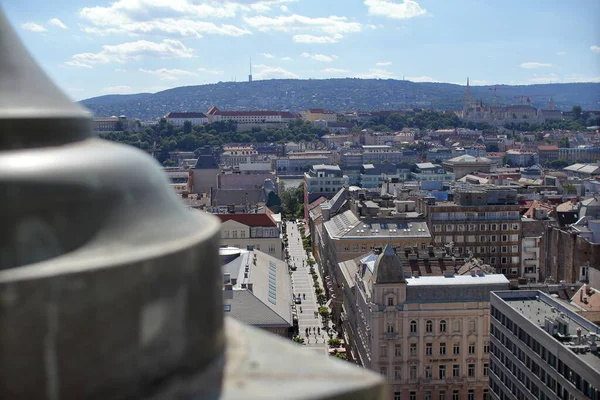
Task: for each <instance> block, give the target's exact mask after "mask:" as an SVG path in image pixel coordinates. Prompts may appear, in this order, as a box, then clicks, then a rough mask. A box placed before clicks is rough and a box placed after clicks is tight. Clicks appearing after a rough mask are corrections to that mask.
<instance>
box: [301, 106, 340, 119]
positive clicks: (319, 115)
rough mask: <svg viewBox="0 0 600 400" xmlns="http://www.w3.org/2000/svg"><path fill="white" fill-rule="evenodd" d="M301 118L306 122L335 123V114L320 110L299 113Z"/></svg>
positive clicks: (313, 109) (314, 109) (310, 109)
mask: <svg viewBox="0 0 600 400" xmlns="http://www.w3.org/2000/svg"><path fill="white" fill-rule="evenodd" d="M300 115H301V116H302V118H304V119H305V120H307V121H311V122H314V121H326V122H337V113H336V112H333V111H329V110H324V109H322V108H309V109H308V110H306V111H302V112H300Z"/></svg>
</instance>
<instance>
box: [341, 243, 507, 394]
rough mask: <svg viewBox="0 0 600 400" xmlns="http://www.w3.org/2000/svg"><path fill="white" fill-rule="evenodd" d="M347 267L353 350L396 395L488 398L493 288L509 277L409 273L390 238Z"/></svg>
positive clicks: (347, 321)
mask: <svg viewBox="0 0 600 400" xmlns="http://www.w3.org/2000/svg"><path fill="white" fill-rule="evenodd" d="M340 267H341V270H342V271H343V286H344V288H343V296H344V301H343V304H344V307H343V314H342V318H343V325H344V327H345V328H346V329H345V333H346V332H347V333H348V334H347V335H346V337H347V339H348V344H349V345H350V348H351V354H352V355H353V356H354V357H355V361H356V362H357V363H358V364H360V365H362V366H363V367H365V368H369V369H371V370H374V371H378V372H379V373H381V374H382V375H383V376H385V377H386V378H387V379H388V381H389V383H390V386H391V390H390V392H391V399H394V400H399V399H411V400H432V399H447V400H450V399H452V400H454V399H456V400H459V399H460V400H463V399H467V400H476V399H477V400H479V399H488V390H489V389H488V382H489V377H488V367H489V351H490V344H489V343H490V342H489V341H490V338H489V296H490V291H493V290H506V289H508V287H509V281H508V280H507V279H506V277H504V276H503V275H500V274H492V275H486V274H484V273H483V272H478V273H473V274H468V275H461V276H459V275H454V274H446V275H445V276H421V277H412V276H408V277H405V272H404V271H405V270H404V267H403V265H402V261H401V259H400V257H399V256H398V255H397V254H396V252H395V251H394V249H393V248H392V246H390V245H387V246H386V247H385V249H384V250H383V252H382V253H381V254H379V255H376V256H375V257H367V258H365V259H362V260H360V261H359V262H356V263H355V262H354V261H352V262H346V263H341V264H340Z"/></svg>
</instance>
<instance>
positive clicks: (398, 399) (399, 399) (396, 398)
mask: <svg viewBox="0 0 600 400" xmlns="http://www.w3.org/2000/svg"><path fill="white" fill-rule="evenodd" d="M394 400H402V395H401V394H400V392H394Z"/></svg>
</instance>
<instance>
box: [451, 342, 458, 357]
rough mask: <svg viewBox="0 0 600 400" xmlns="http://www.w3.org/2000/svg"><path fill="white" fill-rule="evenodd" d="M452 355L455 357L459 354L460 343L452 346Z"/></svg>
mask: <svg viewBox="0 0 600 400" xmlns="http://www.w3.org/2000/svg"><path fill="white" fill-rule="evenodd" d="M452 347H453V348H452V354H454V355H455V356H457V355H459V354H460V343H454V346H452Z"/></svg>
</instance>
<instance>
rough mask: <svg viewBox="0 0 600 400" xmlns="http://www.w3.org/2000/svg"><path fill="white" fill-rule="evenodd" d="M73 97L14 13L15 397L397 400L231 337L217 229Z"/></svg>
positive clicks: (10, 368) (6, 280) (1, 352)
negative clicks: (29, 48) (101, 136)
mask: <svg viewBox="0 0 600 400" xmlns="http://www.w3.org/2000/svg"><path fill="white" fill-rule="evenodd" d="M28 98H29V99H31V101H30V102H29V103H28V102H27V101H26V100H27V99H28ZM65 99H66V97H65V96H64V95H62V94H61V93H60V92H59V91H58V90H57V89H56V88H55V87H54V85H53V84H52V83H51V82H50V81H49V80H48V79H47V78H46V77H45V76H44V74H43V73H42V72H41V70H40V69H39V67H37V66H36V65H35V64H34V63H33V60H32V59H31V57H30V56H29V55H28V54H27V53H26V51H25V50H24V49H23V48H22V45H21V44H20V43H19V42H18V40H17V37H16V35H15V34H14V32H13V31H12V30H11V29H10V27H9V26H8V24H7V21H6V19H5V18H4V16H3V15H2V12H1V10H0V204H1V205H2V207H0V399H36V400H37V399H47V400H56V399H103V400H104V399H139V398H152V399H171V398H180V399H212V398H215V399H234V398H245V399H248V398H261V399H264V398H278V399H281V398H298V399H300V398H306V399H341V398H344V399H359V398H360V399H379V398H382V397H381V396H382V395H383V394H384V392H385V385H384V384H383V381H382V379H381V378H380V377H378V376H377V375H375V374H373V373H370V372H367V371H362V370H359V369H356V368H354V367H352V366H351V365H349V364H346V365H344V364H343V363H341V362H339V361H337V362H336V360H323V357H317V356H311V355H309V354H307V353H305V352H302V351H301V349H298V348H297V347H295V346H294V344H292V343H291V342H285V341H284V340H283V339H277V338H276V337H274V336H271V335H267V334H265V333H263V332H258V331H256V330H253V329H251V328H248V327H245V326H242V325H239V324H237V323H235V322H231V323H230V325H229V326H228V328H227V337H226V336H225V329H224V321H225V319H224V316H223V304H222V275H221V268H220V264H219V256H218V247H219V239H220V238H219V224H218V219H217V218H215V217H213V216H209V215H207V214H203V213H199V212H194V211H190V210H188V209H187V208H186V207H185V206H184V205H183V204H182V203H181V202H180V201H179V199H178V198H177V196H176V195H175V193H174V192H173V191H171V189H170V187H169V185H168V180H167V178H166V177H165V176H164V174H163V173H162V171H161V168H160V166H159V165H158V164H157V163H156V162H155V160H153V159H152V158H151V157H149V156H148V155H146V154H145V153H143V152H141V151H139V150H136V149H134V148H133V147H128V146H124V145H117V144H113V143H108V142H104V141H101V140H98V139H93V138H91V129H90V127H91V118H90V115H89V114H88V113H87V112H85V111H84V110H82V109H81V108H79V107H78V106H73V105H71V104H70V103H69V102H68V101H67V100H65ZM16 127H19V129H18V130H17V129H16ZM226 349H227V352H226Z"/></svg>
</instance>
